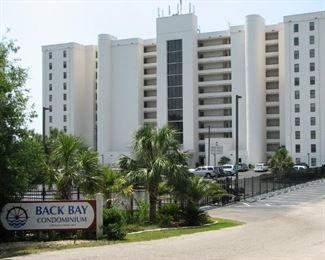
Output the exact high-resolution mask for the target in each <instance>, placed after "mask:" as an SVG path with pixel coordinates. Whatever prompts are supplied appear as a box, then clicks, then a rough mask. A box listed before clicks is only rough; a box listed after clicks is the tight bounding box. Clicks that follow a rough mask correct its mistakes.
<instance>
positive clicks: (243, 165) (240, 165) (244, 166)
mask: <svg viewBox="0 0 325 260" xmlns="http://www.w3.org/2000/svg"><path fill="white" fill-rule="evenodd" d="M248 170H249V169H248V166H247V164H246V163H238V171H239V172H246V171H248Z"/></svg>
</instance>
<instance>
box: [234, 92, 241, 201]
mask: <svg viewBox="0 0 325 260" xmlns="http://www.w3.org/2000/svg"><path fill="white" fill-rule="evenodd" d="M240 98H242V97H241V96H239V95H236V183H235V190H236V200H237V201H239V193H238V100H239V99H240Z"/></svg>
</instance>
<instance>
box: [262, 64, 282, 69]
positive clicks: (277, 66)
mask: <svg viewBox="0 0 325 260" xmlns="http://www.w3.org/2000/svg"><path fill="white" fill-rule="evenodd" d="M265 69H266V70H275V69H279V64H266V65H265Z"/></svg>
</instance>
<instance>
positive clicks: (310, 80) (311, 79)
mask: <svg viewBox="0 0 325 260" xmlns="http://www.w3.org/2000/svg"><path fill="white" fill-rule="evenodd" d="M309 82H310V85H315V76H311V77H310V78H309Z"/></svg>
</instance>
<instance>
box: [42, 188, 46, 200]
mask: <svg viewBox="0 0 325 260" xmlns="http://www.w3.org/2000/svg"><path fill="white" fill-rule="evenodd" d="M45 195H46V191H45V187H44V186H43V188H42V199H43V201H44V200H45Z"/></svg>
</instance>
